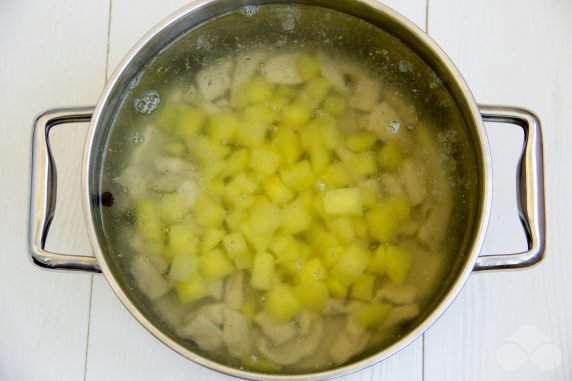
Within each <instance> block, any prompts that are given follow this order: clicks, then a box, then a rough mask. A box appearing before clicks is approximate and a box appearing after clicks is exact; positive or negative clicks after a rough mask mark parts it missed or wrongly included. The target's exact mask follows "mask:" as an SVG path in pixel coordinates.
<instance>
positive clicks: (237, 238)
mask: <svg viewBox="0 0 572 381" xmlns="http://www.w3.org/2000/svg"><path fill="white" fill-rule="evenodd" d="M222 245H223V246H224V249H225V251H226V253H227V254H228V257H229V258H231V259H234V258H236V257H238V256H241V255H244V254H246V253H248V246H247V245H246V241H245V240H244V237H243V236H242V234H241V233H240V232H237V231H235V232H233V233H230V234H228V235H227V236H225V237H224V238H223V239H222Z"/></svg>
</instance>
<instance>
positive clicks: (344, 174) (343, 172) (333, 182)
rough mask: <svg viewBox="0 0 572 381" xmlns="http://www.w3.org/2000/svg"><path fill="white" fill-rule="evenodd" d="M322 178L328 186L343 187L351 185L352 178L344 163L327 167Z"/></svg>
mask: <svg viewBox="0 0 572 381" xmlns="http://www.w3.org/2000/svg"><path fill="white" fill-rule="evenodd" d="M320 178H321V179H322V181H324V183H326V185H329V186H332V187H343V186H347V185H349V184H350V183H351V176H350V174H349V173H348V170H347V169H346V167H345V166H344V164H343V163H335V164H331V165H329V166H327V167H326V168H325V169H324V171H323V172H322V174H321V176H320Z"/></svg>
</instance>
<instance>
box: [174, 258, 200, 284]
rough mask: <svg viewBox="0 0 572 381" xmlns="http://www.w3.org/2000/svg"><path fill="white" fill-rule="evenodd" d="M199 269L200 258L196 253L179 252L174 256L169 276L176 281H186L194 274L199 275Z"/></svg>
mask: <svg viewBox="0 0 572 381" xmlns="http://www.w3.org/2000/svg"><path fill="white" fill-rule="evenodd" d="M198 269H199V258H198V257H197V256H196V255H195V254H189V253H184V254H178V255H175V257H173V262H171V268H170V269H169V278H170V279H172V280H176V281H181V282H186V281H188V280H189V279H191V277H192V276H196V275H197V271H198Z"/></svg>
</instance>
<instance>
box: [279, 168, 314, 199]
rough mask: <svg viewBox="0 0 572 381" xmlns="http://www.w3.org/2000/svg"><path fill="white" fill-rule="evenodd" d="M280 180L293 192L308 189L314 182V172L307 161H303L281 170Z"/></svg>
mask: <svg viewBox="0 0 572 381" xmlns="http://www.w3.org/2000/svg"><path fill="white" fill-rule="evenodd" d="M280 178H281V179H282V181H283V182H284V184H285V185H286V186H287V187H288V188H289V189H290V190H292V191H294V192H301V191H304V190H306V189H310V188H311V187H312V186H313V185H314V183H315V182H316V179H315V177H314V172H313V171H312V167H311V165H310V163H309V162H308V160H303V161H300V162H298V163H296V164H294V165H292V166H290V167H287V168H283V169H281V170H280Z"/></svg>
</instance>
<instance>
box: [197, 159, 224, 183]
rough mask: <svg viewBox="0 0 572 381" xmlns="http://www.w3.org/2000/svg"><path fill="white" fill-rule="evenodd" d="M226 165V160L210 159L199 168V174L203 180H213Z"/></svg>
mask: <svg viewBox="0 0 572 381" xmlns="http://www.w3.org/2000/svg"><path fill="white" fill-rule="evenodd" d="M225 167H226V160H211V161H209V162H206V163H205V164H204V165H203V166H202V168H201V174H202V175H203V179H204V181H205V182H210V181H213V180H215V179H216V178H217V176H219V175H220V174H221V173H222V171H224V169H225Z"/></svg>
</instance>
